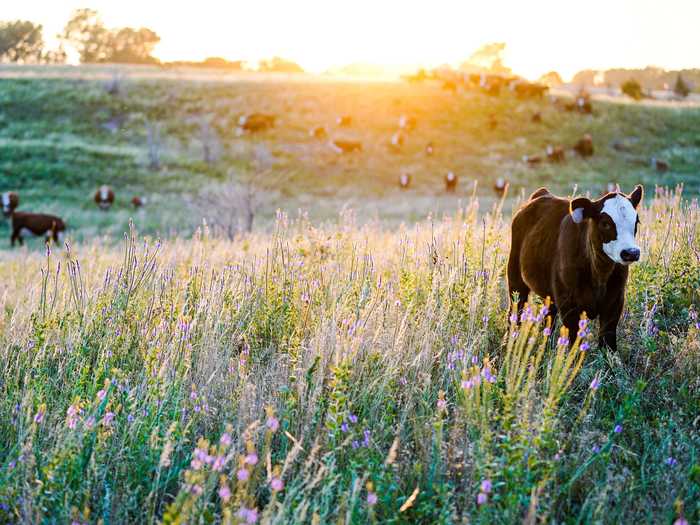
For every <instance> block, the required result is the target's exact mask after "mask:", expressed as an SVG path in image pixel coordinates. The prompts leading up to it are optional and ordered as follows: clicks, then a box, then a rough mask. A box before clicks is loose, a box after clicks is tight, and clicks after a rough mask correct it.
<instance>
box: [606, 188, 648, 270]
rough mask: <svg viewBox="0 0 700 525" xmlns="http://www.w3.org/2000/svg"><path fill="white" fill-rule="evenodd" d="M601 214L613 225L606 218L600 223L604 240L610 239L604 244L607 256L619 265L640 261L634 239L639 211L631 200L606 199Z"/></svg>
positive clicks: (622, 198) (618, 197)
mask: <svg viewBox="0 0 700 525" xmlns="http://www.w3.org/2000/svg"><path fill="white" fill-rule="evenodd" d="M600 213H601V216H602V215H603V214H606V215H608V217H610V219H611V220H612V224H611V225H610V224H609V223H608V222H607V220H604V219H605V218H604V217H601V218H600V219H599V221H598V222H599V228H600V230H601V234H602V236H603V239H604V240H606V239H610V240H607V242H603V251H604V252H605V254H606V255H607V256H608V257H610V258H611V259H612V260H613V261H615V262H616V263H619V264H625V265H627V264H632V263H633V262H635V261H638V260H639V255H640V250H639V245H638V244H637V241H636V239H635V237H634V236H635V233H636V232H637V211H636V210H635V209H634V206H632V203H631V202H630V200H629V199H628V198H627V197H624V196H622V195H617V196H615V197H613V198H610V199H606V200H605V202H604V204H603V209H602V211H601V212H600ZM613 230H614V231H613ZM613 235H614V238H612V237H613Z"/></svg>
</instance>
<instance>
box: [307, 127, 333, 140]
mask: <svg viewBox="0 0 700 525" xmlns="http://www.w3.org/2000/svg"><path fill="white" fill-rule="evenodd" d="M309 136H311V137H312V138H315V139H318V140H325V139H327V138H328V131H326V128H325V127H323V126H316V127H315V128H313V129H312V130H311V131H309Z"/></svg>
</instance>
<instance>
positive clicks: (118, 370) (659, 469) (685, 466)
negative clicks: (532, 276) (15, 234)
mask: <svg viewBox="0 0 700 525" xmlns="http://www.w3.org/2000/svg"><path fill="white" fill-rule="evenodd" d="M477 210H478V202H477V201H470V202H469V203H467V206H466V207H465V208H464V209H463V210H462V211H460V212H459V213H457V214H456V215H453V216H450V217H446V218H445V219H444V220H441V221H437V222H433V223H430V222H421V223H418V224H416V225H415V226H412V227H402V228H399V229H396V228H386V227H384V226H381V225H366V226H361V225H358V224H357V223H355V222H354V221H353V219H352V217H351V216H347V215H346V216H345V218H344V219H342V220H341V221H340V222H338V223H336V224H328V225H326V226H324V227H318V226H314V225H313V224H312V223H310V222H308V221H306V220H303V219H302V220H297V221H290V220H288V219H287V218H286V217H285V216H280V217H279V218H278V221H277V222H276V225H275V226H274V227H273V229H272V231H271V233H269V234H264V233H258V234H253V235H249V236H245V237H242V238H240V239H239V240H237V241H236V242H233V243H231V242H228V241H221V240H217V239H215V238H212V237H210V236H209V235H208V234H207V232H206V231H204V232H201V233H199V234H197V235H196V236H195V238H194V239H192V240H184V239H177V238H174V239H172V240H169V241H166V242H165V243H164V244H163V245H162V246H161V245H158V244H154V243H153V242H149V243H146V244H144V243H142V242H141V241H139V240H138V239H137V238H135V237H134V238H132V239H131V240H129V241H127V242H125V243H124V246H123V247H122V248H119V247H117V246H110V245H104V244H101V243H97V242H95V241H93V242H88V243H83V244H78V245H76V246H74V247H73V248H71V252H70V253H63V252H60V251H54V253H52V254H51V255H50V256H49V257H46V256H45V255H43V254H42V253H40V252H39V251H32V250H27V249H26V248H25V249H22V250H17V251H14V252H10V253H5V254H4V255H3V264H2V265H1V266H0V279H1V282H2V283H3V293H2V295H0V303H1V304H0V310H1V311H2V312H3V315H2V317H0V343H1V344H0V352H2V354H1V355H0V363H1V364H0V389H1V394H2V395H0V436H1V439H0V521H3V522H44V523H55V522H68V521H76V522H79V523H87V522H90V523H98V522H100V523H131V522H135V521H138V522H157V521H163V522H164V523H214V522H219V521H222V522H233V523H237V522H243V519H244V518H246V517H248V518H250V517H251V515H250V512H252V509H256V512H257V513H258V515H257V517H258V518H259V521H260V522H263V523H300V522H303V523H373V522H377V523H379V522H381V523H465V522H469V523H489V524H491V523H520V522H523V521H525V522H526V523H537V522H548V523H634V522H637V523H671V522H672V521H674V520H675V519H676V518H677V517H678V516H680V515H684V516H685V517H686V518H687V519H688V521H689V522H691V523H692V522H694V521H696V520H697V519H698V518H699V517H700V506H699V505H698V501H700V499H699V496H700V458H699V457H698V450H699V445H700V442H699V441H700V439H699V437H698V436H699V435H700V434H699V433H698V432H697V415H698V409H699V408H700V407H699V406H698V400H699V399H700V390H699V387H698V377H699V372H700V324H698V323H697V321H696V320H694V319H695V318H694V316H695V314H694V312H695V311H697V310H696V308H697V290H698V286H699V285H700V266H699V265H698V261H697V257H696V255H697V253H698V252H699V251H700V244H699V243H698V239H699V238H700V237H698V234H699V233H700V222H699V221H698V217H700V211H699V210H698V208H697V205H696V204H692V205H690V204H688V203H687V202H684V201H682V200H680V197H679V196H678V195H672V194H667V195H660V196H658V197H657V198H656V199H654V200H653V201H652V202H650V203H649V204H648V206H647V207H646V208H645V209H644V210H643V212H642V215H641V221H642V226H641V228H640V232H639V237H640V242H641V245H642V247H643V249H644V257H643V260H642V261H641V262H640V263H638V264H636V265H634V266H633V267H632V271H631V276H630V283H629V287H628V292H627V297H628V304H627V308H626V314H625V316H624V318H623V320H622V323H621V327H620V330H619V341H620V349H619V351H618V352H609V351H607V350H605V349H602V348H597V347H596V345H595V344H593V345H592V348H591V349H590V350H588V351H582V350H581V348H580V346H579V343H577V344H576V345H575V346H574V348H573V349H572V350H568V349H567V348H566V347H565V346H564V347H562V346H560V347H556V348H555V347H548V346H546V345H545V344H544V342H545V339H544V338H543V336H542V335H541V334H542V330H543V325H542V324H541V323H540V322H538V321H537V320H533V321H527V322H525V323H524V324H523V325H522V326H521V327H520V328H519V329H516V327H515V326H514V325H511V326H510V327H509V326H508V320H507V316H508V314H507V311H508V307H507V304H508V301H507V296H506V293H505V290H504V284H503V269H504V262H505V258H506V256H507V251H508V237H509V235H508V221H507V218H505V217H503V216H502V215H501V214H500V213H499V212H498V211H496V212H494V213H490V214H486V215H485V216H481V215H480V214H479V213H477ZM59 265H60V266H59ZM537 308H538V306H537V305H536V304H535V305H533V309H534V313H533V315H536V314H537ZM592 328H593V331H592V335H591V336H590V337H592V338H594V334H595V323H593V327H592ZM477 377H479V381H478V382H476V381H475V379H476V378H477ZM491 377H492V379H491ZM594 379H595V380H597V381H599V382H600V386H599V387H598V388H597V389H592V388H591V387H590V384H591V383H592V381H593V380H594ZM271 418H272V419H275V420H277V421H279V425H280V426H279V429H277V428H276V427H275V426H271V424H270V421H271ZM616 425H620V432H616V431H615V427H616ZM253 453H254V454H255V456H257V462H255V461H254V456H252V455H251V454H253ZM246 458H248V460H246ZM669 458H671V459H669ZM239 471H243V472H242V473H240V472H239ZM244 478H245V479H244ZM273 478H276V479H279V480H280V481H281V482H282V483H283V484H284V486H283V488H282V489H281V490H277V491H273V490H272V489H271V486H272V485H271V480H272V479H273ZM484 481H488V482H490V484H491V488H489V487H488V486H487V485H482V483H483V482H484ZM279 488H280V487H279V486H277V489H279ZM229 493H230V496H229ZM479 493H482V494H483V495H485V496H486V498H485V499H486V501H485V502H484V503H483V504H481V505H479V504H477V497H478V495H479ZM412 494H413V496H412ZM483 495H482V496H481V497H482V498H484V496H483ZM375 496H376V503H374V499H375ZM242 509H243V510H242ZM401 509H403V510H401ZM246 512H247V514H246ZM241 516H242V517H241Z"/></svg>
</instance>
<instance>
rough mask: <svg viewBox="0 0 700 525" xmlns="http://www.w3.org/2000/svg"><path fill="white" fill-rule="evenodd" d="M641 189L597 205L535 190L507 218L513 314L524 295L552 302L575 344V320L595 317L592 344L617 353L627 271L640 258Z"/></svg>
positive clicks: (609, 197)
mask: <svg viewBox="0 0 700 525" xmlns="http://www.w3.org/2000/svg"><path fill="white" fill-rule="evenodd" d="M643 194H644V190H643V188H642V186H637V187H636V188H635V189H634V191H633V192H632V193H631V194H630V195H625V194H623V193H619V192H614V193H608V194H606V195H604V196H603V197H601V198H600V199H598V200H595V201H591V200H589V199H587V198H585V197H579V198H576V199H573V200H569V199H564V198H560V197H556V196H554V195H552V194H551V193H550V192H549V191H548V190H547V189H546V188H540V189H539V190H537V191H536V192H535V193H533V194H532V196H531V197H530V199H529V200H528V202H527V203H525V205H523V207H522V208H521V209H520V210H519V211H518V213H517V214H516V215H515V217H513V224H512V241H511V248H510V256H509V258H508V291H509V292H510V295H511V298H512V297H513V295H514V294H515V293H516V292H517V294H518V311H520V310H522V308H523V306H524V304H525V302H526V301H527V298H528V295H529V294H530V292H534V293H535V294H537V295H539V296H540V297H542V298H546V297H549V298H550V299H551V300H552V301H553V306H552V310H551V312H552V318H554V317H555V316H556V312H557V310H558V312H559V314H560V315H561V318H562V321H563V324H564V326H566V328H568V330H569V338H570V343H573V340H574V339H575V338H576V334H577V327H578V323H579V319H580V316H581V314H583V313H584V312H585V313H586V315H587V316H588V318H589V319H596V318H600V330H599V342H600V344H601V345H603V344H604V345H607V346H609V347H610V348H611V349H613V350H614V349H616V348H617V335H616V333H617V324H618V322H619V320H620V316H621V314H622V309H623V306H624V302H625V285H626V284H627V273H628V271H629V265H630V264H632V263H633V262H635V261H638V260H639V256H640V249H639V245H638V244H637V241H636V239H635V236H636V234H637V225H638V224H639V218H638V215H637V210H636V208H637V206H638V205H639V203H640V202H641V200H642V197H643Z"/></svg>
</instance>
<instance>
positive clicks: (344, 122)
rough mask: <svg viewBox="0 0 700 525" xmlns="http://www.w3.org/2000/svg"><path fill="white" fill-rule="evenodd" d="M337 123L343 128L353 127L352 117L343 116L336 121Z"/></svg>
mask: <svg viewBox="0 0 700 525" xmlns="http://www.w3.org/2000/svg"><path fill="white" fill-rule="evenodd" d="M335 122H336V124H338V126H340V127H341V128H349V127H350V126H352V117H351V116H350V115H341V116H339V117H338V118H337V119H335Z"/></svg>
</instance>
